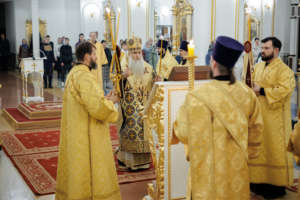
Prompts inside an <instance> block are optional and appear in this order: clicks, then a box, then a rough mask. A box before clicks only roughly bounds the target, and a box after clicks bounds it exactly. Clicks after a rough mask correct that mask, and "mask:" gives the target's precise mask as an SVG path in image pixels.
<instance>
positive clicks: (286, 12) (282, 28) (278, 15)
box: [274, 0, 291, 54]
mask: <svg viewBox="0 0 300 200" xmlns="http://www.w3.org/2000/svg"><path fill="white" fill-rule="evenodd" d="M276 3H277V4H276V7H275V22H276V23H275V27H274V31H275V32H274V33H275V35H276V36H277V37H278V38H279V39H280V40H281V41H282V43H283V48H282V50H281V52H282V53H283V54H288V53H289V50H290V31H289V30H291V20H289V19H290V17H291V5H290V4H289V3H286V2H285V1H282V0H277V2H276Z"/></svg>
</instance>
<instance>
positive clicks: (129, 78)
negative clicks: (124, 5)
mask: <svg viewBox="0 0 300 200" xmlns="http://www.w3.org/2000/svg"><path fill="white" fill-rule="evenodd" d="M128 48H129V55H128V56H129V57H128V65H125V67H124V66H123V70H124V78H123V80H122V81H121V82H122V83H121V85H122V87H121V88H122V97H121V101H120V104H121V110H122V117H123V123H122V126H121V128H120V148H119V152H118V154H117V155H118V160H119V162H120V164H123V166H124V167H126V168H127V169H130V170H137V169H146V168H149V167H150V163H151V154H150V148H149V143H148V140H147V138H146V137H145V131H144V121H143V115H142V113H143V110H144V105H145V103H146V101H147V99H148V96H149V94H150V92H151V89H152V84H153V72H152V67H151V66H150V65H149V64H148V63H146V62H145V61H144V60H143V56H142V42H141V40H140V39H139V38H136V37H133V38H131V39H129V40H128Z"/></svg>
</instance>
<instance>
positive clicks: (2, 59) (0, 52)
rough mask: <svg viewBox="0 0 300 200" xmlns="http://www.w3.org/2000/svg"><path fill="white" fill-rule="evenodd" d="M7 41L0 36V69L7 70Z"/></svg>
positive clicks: (3, 36)
mask: <svg viewBox="0 0 300 200" xmlns="http://www.w3.org/2000/svg"><path fill="white" fill-rule="evenodd" d="M9 54H10V50H9V41H8V40H7V39H6V37H5V34H4V33H1V35H0V66H1V69H4V70H6V69H8V59H9Z"/></svg>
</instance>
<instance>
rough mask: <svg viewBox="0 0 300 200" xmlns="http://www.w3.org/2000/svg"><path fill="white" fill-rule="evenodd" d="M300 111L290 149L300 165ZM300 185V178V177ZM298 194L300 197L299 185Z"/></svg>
mask: <svg viewBox="0 0 300 200" xmlns="http://www.w3.org/2000/svg"><path fill="white" fill-rule="evenodd" d="M299 116H300V112H299V111H298V123H297V124H296V125H295V128H294V131H293V133H292V135H291V138H290V141H289V145H288V151H290V152H292V153H293V154H294V155H295V160H296V163H297V165H298V166H300V121H299V119H300V117H299ZM299 185H300V179H299ZM298 196H299V197H300V187H298Z"/></svg>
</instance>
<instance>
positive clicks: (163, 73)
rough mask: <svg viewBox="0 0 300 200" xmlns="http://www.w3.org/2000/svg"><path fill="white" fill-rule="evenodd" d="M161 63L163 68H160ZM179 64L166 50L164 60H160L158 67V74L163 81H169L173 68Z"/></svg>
mask: <svg viewBox="0 0 300 200" xmlns="http://www.w3.org/2000/svg"><path fill="white" fill-rule="evenodd" d="M160 63H161V66H160ZM177 65H178V63H177V61H176V59H175V58H174V57H173V56H172V54H171V53H170V51H169V50H166V53H165V56H164V57H163V58H162V60H161V62H160V59H158V62H157V65H156V73H157V75H158V76H160V77H161V78H162V79H163V80H164V79H169V76H170V73H171V72H172V69H173V67H175V66H177Z"/></svg>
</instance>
